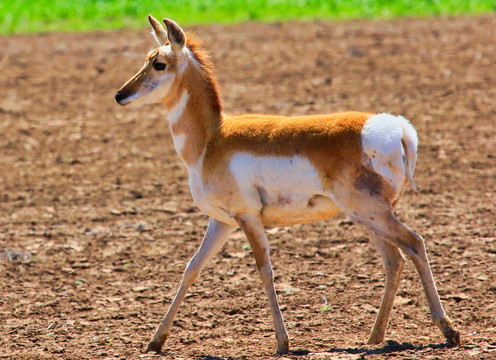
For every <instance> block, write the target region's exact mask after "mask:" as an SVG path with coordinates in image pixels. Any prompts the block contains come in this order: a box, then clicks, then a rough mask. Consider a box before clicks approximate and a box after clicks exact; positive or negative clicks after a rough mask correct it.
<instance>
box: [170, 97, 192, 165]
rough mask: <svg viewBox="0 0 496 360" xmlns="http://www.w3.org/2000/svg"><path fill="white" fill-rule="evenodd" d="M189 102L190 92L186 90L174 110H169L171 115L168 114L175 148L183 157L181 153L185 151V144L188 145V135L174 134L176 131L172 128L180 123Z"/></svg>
mask: <svg viewBox="0 0 496 360" xmlns="http://www.w3.org/2000/svg"><path fill="white" fill-rule="evenodd" d="M188 100H189V94H188V91H187V90H184V91H183V93H182V94H181V98H180V99H179V101H178V102H177V104H176V105H174V106H173V107H172V109H170V110H169V114H168V118H169V126H170V131H171V134H172V141H173V142H174V148H175V149H176V152H177V153H178V155H179V156H180V155H181V152H182V151H183V149H184V144H185V143H186V134H183V133H179V134H176V133H174V131H173V130H172V126H173V125H174V124H176V123H177V122H178V121H179V119H181V116H182V115H183V112H184V109H185V108H186V105H187V104H188Z"/></svg>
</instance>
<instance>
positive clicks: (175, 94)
mask: <svg viewBox="0 0 496 360" xmlns="http://www.w3.org/2000/svg"><path fill="white" fill-rule="evenodd" d="M148 19H149V21H150V24H151V26H152V34H153V35H154V37H155V39H156V41H157V42H158V44H159V47H158V48H156V49H155V50H153V51H151V52H150V53H148V55H147V57H146V61H145V65H144V66H143V68H142V69H141V70H140V71H139V72H138V73H137V74H136V75H135V76H134V77H133V78H131V79H130V80H129V81H128V82H127V83H126V84H125V85H124V86H123V87H122V88H121V89H120V90H119V91H118V92H117V94H116V95H115V99H116V101H117V103H118V104H120V105H131V104H134V105H137V104H144V103H152V102H162V103H164V104H165V107H166V109H167V111H168V118H169V125H170V132H171V134H172V140H173V142H174V147H175V149H176V151H177V154H178V155H179V157H180V158H181V160H182V162H183V163H184V165H185V167H186V168H187V171H188V174H189V185H190V188H191V194H192V196H193V199H194V201H195V203H196V205H197V206H198V207H199V208H200V209H201V210H202V211H203V212H204V213H206V214H208V215H209V216H210V221H209V225H208V228H207V231H206V234H205V236H204V238H203V241H202V243H201V245H200V247H199V249H198V250H197V252H196V253H195V254H194V256H193V257H192V258H191V260H190V262H189V263H188V265H187V267H186V270H185V272H184V275H183V279H182V281H181V284H180V286H179V289H178V291H177V294H176V296H175V298H174V300H173V302H172V304H171V305H170V308H169V310H168V311H167V314H166V315H165V317H164V318H163V320H162V322H161V323H160V326H159V327H158V329H157V331H156V333H155V336H154V337H153V339H152V340H151V342H150V343H149V344H148V347H147V349H146V351H147V352H148V351H154V352H157V353H160V352H161V349H162V346H163V344H164V342H165V340H166V339H167V337H168V336H169V333H170V328H171V325H172V322H173V319H174V316H175V315H176V313H177V311H178V307H179V305H180V304H181V302H182V301H183V299H184V297H185V295H186V292H187V290H188V288H189V287H190V286H191V284H192V283H193V282H194V280H195V279H196V278H197V276H198V275H199V273H200V271H201V269H202V268H203V266H204V265H205V263H206V262H207V261H208V260H209V259H210V258H211V257H212V256H213V255H214V254H215V253H216V252H217V250H219V248H220V247H221V246H222V244H223V243H224V241H225V239H226V238H227V236H228V235H229V234H230V233H231V232H232V231H233V229H235V228H236V227H241V229H242V230H243V232H244V233H245V235H246V237H247V238H248V241H249V243H250V246H251V248H252V251H253V255H254V256H255V261H256V266H257V269H258V272H259V275H260V277H261V279H262V283H263V286H264V288H265V291H266V293H267V296H268V300H269V304H270V309H271V312H272V317H273V321H274V325H275V332H276V340H277V352H278V353H286V352H288V351H289V344H288V333H287V331H286V327H285V325H284V321H283V317H282V313H281V310H280V308H279V303H278V300H277V295H276V291H275V288H274V280H273V273H272V266H271V262H270V258H269V243H268V241H267V237H266V234H265V231H264V226H283V225H290V224H297V223H305V222H310V221H315V220H322V219H328V218H331V217H332V216H334V215H336V214H338V213H340V212H343V213H345V214H346V215H347V216H349V217H350V218H351V219H352V220H353V221H354V222H356V223H359V224H362V225H364V226H365V227H367V228H368V229H369V230H370V236H371V238H372V241H373V242H374V244H375V245H376V247H377V249H378V250H379V253H380V254H381V256H382V259H383V263H384V266H385V268H386V286H385V292H384V297H383V299H382V303H381V305H380V309H379V313H378V314H377V318H376V321H375V324H374V327H373V329H372V332H371V334H370V337H369V339H368V343H369V344H377V343H380V342H382V341H383V340H384V335H385V331H386V327H387V324H388V321H389V315H390V312H391V308H392V307H393V302H394V298H395V295H396V291H397V288H398V284H399V281H400V276H401V272H402V270H403V265H404V263H405V259H404V257H403V254H405V255H406V256H407V257H409V258H410V259H411V260H412V261H413V263H414V265H415V267H416V269H417V272H418V274H419V276H420V280H421V282H422V285H423V288H424V291H425V295H426V297H427V302H428V304H429V309H430V313H431V316H432V320H433V322H434V323H435V324H436V325H437V326H438V327H439V328H440V329H441V331H442V333H443V334H444V336H445V337H446V339H447V341H448V342H449V343H452V344H460V334H459V332H458V331H457V330H455V329H454V327H453V324H452V322H451V320H450V319H449V318H448V317H447V316H446V314H445V312H444V309H443V306H442V304H441V301H440V298H439V295H438V293H437V290H436V286H435V283H434V279H433V277H432V273H431V269H430V266H429V262H428V260H427V255H426V251H425V247H424V241H423V240H422V238H421V237H420V236H419V235H417V234H415V233H413V232H412V231H410V230H409V229H408V228H406V227H405V226H404V225H403V224H402V223H401V222H399V221H398V220H397V219H396V217H395V216H394V209H395V207H396V204H397V203H398V201H399V199H400V197H401V196H402V194H403V192H404V191H405V188H406V187H407V186H408V185H411V186H412V187H415V184H414V182H413V172H414V168H415V161H416V157H417V133H416V131H415V129H414V128H413V126H412V125H411V124H410V123H409V122H408V121H407V120H405V119H404V118H403V117H401V116H392V115H389V114H369V113H360V112H346V113H340V114H332V115H315V116H299V117H282V116H268V115H240V116H230V117H227V116H224V115H223V114H222V112H221V102H220V98H219V93H218V90H217V84H216V80H215V78H214V76H213V73H212V65H211V63H210V62H209V61H208V59H207V58H206V56H205V54H204V53H203V52H202V51H201V50H200V48H199V45H198V44H197V43H195V42H193V41H191V40H187V39H186V35H185V34H184V32H183V30H182V29H181V28H180V27H179V26H178V25H177V24H176V23H175V22H174V21H172V20H168V19H164V20H163V21H164V23H165V25H166V28H164V27H163V26H162V25H161V24H160V23H159V22H158V21H157V20H156V19H155V18H153V17H152V16H149V17H148Z"/></svg>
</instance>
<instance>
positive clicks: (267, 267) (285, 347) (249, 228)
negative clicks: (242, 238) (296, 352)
mask: <svg viewBox="0 0 496 360" xmlns="http://www.w3.org/2000/svg"><path fill="white" fill-rule="evenodd" d="M236 221H237V222H238V223H239V225H240V227H241V229H242V230H243V232H244V233H245V235H246V237H247V238H248V242H249V243H250V246H251V249H252V251H253V255H254V256H255V261H256V264H257V269H258V273H259V274H260V278H261V279H262V283H263V286H264V288H265V292H266V293H267V297H268V298H269V305H270V310H271V312H272V319H273V320H274V326H275V330H276V340H277V353H279V354H285V353H287V352H288V351H289V339H288V332H287V330H286V326H285V325H284V320H283V317H282V313H281V309H280V308H279V302H278V301H277V294H276V289H275V287H274V276H273V272H272V265H271V263H270V257H269V242H268V240H267V236H266V235H265V231H264V227H263V225H262V222H261V220H260V218H259V217H258V216H255V215H241V216H239V217H237V218H236Z"/></svg>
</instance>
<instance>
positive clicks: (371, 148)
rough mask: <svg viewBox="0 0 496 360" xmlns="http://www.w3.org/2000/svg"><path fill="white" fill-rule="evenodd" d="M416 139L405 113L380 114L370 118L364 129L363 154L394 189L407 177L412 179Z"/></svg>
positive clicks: (415, 155) (415, 133) (400, 185)
mask: <svg viewBox="0 0 496 360" xmlns="http://www.w3.org/2000/svg"><path fill="white" fill-rule="evenodd" d="M402 140H403V142H404V144H405V146H406V149H404V147H403V143H402ZM417 142H418V139H417V132H416V131H415V129H414V128H413V126H412V125H411V124H410V122H409V121H408V120H406V119H405V118H404V117H402V116H393V115H391V114H377V115H374V116H372V117H371V118H370V119H368V120H367V121H366V122H365V125H364V126H363V129H362V149H363V152H364V154H365V155H366V157H367V159H368V160H369V161H370V163H371V165H372V168H373V169H374V170H375V171H376V172H377V173H378V174H380V175H382V176H383V177H385V178H386V179H387V180H388V181H389V182H390V185H391V186H392V187H393V188H398V189H400V188H401V187H402V185H403V184H404V181H405V176H406V177H408V178H409V179H410V181H412V182H413V178H412V176H413V171H414V169H415V161H416V159H417ZM412 185H413V184H412Z"/></svg>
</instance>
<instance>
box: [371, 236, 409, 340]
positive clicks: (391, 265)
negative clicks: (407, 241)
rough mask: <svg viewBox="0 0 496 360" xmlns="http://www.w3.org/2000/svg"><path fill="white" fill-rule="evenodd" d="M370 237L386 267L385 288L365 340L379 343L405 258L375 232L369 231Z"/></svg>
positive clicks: (386, 323)
mask: <svg viewBox="0 0 496 360" xmlns="http://www.w3.org/2000/svg"><path fill="white" fill-rule="evenodd" d="M371 239H372V241H373V242H374V244H375V245H376V247H377V250H378V251H379V253H380V254H381V256H382V261H383V263H384V268H385V269H386V288H385V289H384V296H383V298H382V302H381V307H380V309H379V313H378V314H377V318H376V320H375V324H374V328H373V329H372V332H371V333H370V337H369V340H368V341H367V343H368V344H379V343H381V342H383V341H384V335H385V333H386V328H387V325H388V322H389V315H390V314H391V309H392V308H393V304H394V298H395V296H396V292H397V291H398V285H399V283H400V278H401V273H402V271H403V267H404V265H405V259H404V257H403V255H402V254H401V252H400V251H399V250H398V248H397V247H396V246H393V245H391V244H389V243H386V242H384V241H383V240H382V239H381V238H379V237H378V236H377V235H376V234H375V233H371Z"/></svg>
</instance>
